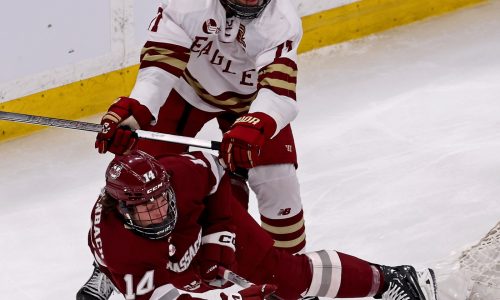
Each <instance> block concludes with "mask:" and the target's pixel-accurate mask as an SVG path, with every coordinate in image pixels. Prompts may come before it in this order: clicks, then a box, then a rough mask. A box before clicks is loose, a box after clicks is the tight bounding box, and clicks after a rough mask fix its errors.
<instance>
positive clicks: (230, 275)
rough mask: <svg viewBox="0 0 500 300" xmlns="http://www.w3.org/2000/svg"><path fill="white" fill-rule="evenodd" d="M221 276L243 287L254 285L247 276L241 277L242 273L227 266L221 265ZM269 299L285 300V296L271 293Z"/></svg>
mask: <svg viewBox="0 0 500 300" xmlns="http://www.w3.org/2000/svg"><path fill="white" fill-rule="evenodd" d="M218 271H219V276H220V277H222V278H224V279H226V280H228V281H230V282H232V283H234V284H237V285H239V286H241V287H242V288H245V289H246V288H248V287H251V286H252V285H254V284H253V283H251V282H250V281H248V280H246V279H245V278H243V277H241V276H240V275H238V274H236V273H234V272H233V271H231V270H228V269H226V268H223V267H219V270H218ZM268 299H270V300H283V298H281V297H280V296H276V295H275V294H271V295H269V297H268Z"/></svg>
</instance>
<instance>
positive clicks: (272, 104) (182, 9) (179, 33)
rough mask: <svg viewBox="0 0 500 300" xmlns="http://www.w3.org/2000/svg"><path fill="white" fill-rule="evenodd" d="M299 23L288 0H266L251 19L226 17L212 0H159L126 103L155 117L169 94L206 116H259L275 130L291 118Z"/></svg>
mask: <svg viewBox="0 0 500 300" xmlns="http://www.w3.org/2000/svg"><path fill="white" fill-rule="evenodd" d="M301 37H302V27H301V19H300V17H299V16H298V15H297V13H296V11H295V8H294V7H293V5H292V4H291V3H290V1H289V0H272V1H271V2H270V3H269V5H268V6H267V7H266V8H265V9H264V12H263V13H262V14H261V15H260V16H259V17H258V18H256V19H252V20H241V19H238V18H236V17H231V16H226V11H225V9H224V7H223V6H222V5H221V4H220V2H219V0H169V1H168V0H164V2H163V3H162V5H161V6H160V7H159V9H158V15H157V17H156V18H155V19H154V20H153V21H152V22H151V24H150V27H149V37H148V41H147V42H146V44H145V45H144V48H143V50H142V53H141V65H140V70H139V74H138V77H137V81H136V84H135V86H134V89H133V91H132V93H131V95H130V97H132V98H135V99H137V100H139V101H140V102H141V103H142V104H144V105H146V106H147V107H148V108H149V109H150V111H151V113H152V114H153V115H154V116H155V118H157V117H158V113H159V110H160V107H161V106H162V105H163V103H164V102H165V101H166V99H167V96H168V94H169V93H170V92H171V90H172V89H175V90H176V91H177V92H178V93H179V94H180V95H181V96H182V97H183V98H184V99H186V101H188V102H189V103H190V104H191V105H193V106H195V107H197V108H198V109H201V110H203V111H207V112H219V111H232V112H234V113H236V114H244V113H247V112H257V111H258V112H264V113H266V114H268V115H270V116H271V117H272V118H273V119H274V120H275V121H276V124H277V131H276V132H278V131H279V130H281V129H282V128H283V127H284V126H286V125H287V124H288V123H290V122H291V121H292V120H293V119H294V118H295V117H296V115H297V113H298V109H297V104H296V82H297V63H296V61H297V48H298V45H299V42H300V39H301Z"/></svg>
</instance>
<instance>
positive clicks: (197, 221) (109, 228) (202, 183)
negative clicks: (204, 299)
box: [89, 152, 273, 299]
mask: <svg viewBox="0 0 500 300" xmlns="http://www.w3.org/2000/svg"><path fill="white" fill-rule="evenodd" d="M215 160H216V157H214V156H212V155H210V154H207V153H204V152H194V153H191V154H185V155H175V156H168V157H163V158H160V159H159V161H160V163H161V164H162V165H164V166H165V169H166V170H167V172H168V173H169V175H170V181H171V184H172V187H173V189H174V191H175V194H176V201H177V209H178V220H177V224H176V226H175V229H174V231H173V232H172V234H171V235H170V236H169V237H167V238H164V239H160V240H151V239H147V238H144V237H141V236H139V235H137V234H136V233H134V232H133V231H132V230H130V229H128V228H127V227H126V226H125V225H124V223H123V222H122V220H121V219H120V215H119V214H118V213H115V212H110V213H104V212H103V206H102V203H101V198H99V199H98V200H97V202H96V204H95V206H94V208H93V210H92V215H91V220H92V226H91V229H90V231H89V246H90V248H91V250H92V253H93V254H94V257H95V259H96V261H97V262H98V263H99V265H100V267H101V270H103V272H104V273H105V274H106V275H107V276H108V277H109V278H110V279H111V280H112V281H113V283H114V284H115V286H116V287H117V288H118V290H119V291H120V292H121V293H122V294H124V296H125V297H126V299H150V297H151V295H152V294H153V293H159V294H161V295H164V294H167V293H168V292H169V291H171V290H175V289H174V288H173V287H172V286H175V287H176V288H177V289H181V290H185V291H190V292H197V293H200V292H205V291H207V290H209V289H211V287H210V286H208V285H207V284H205V283H204V282H203V281H202V280H201V278H200V276H199V274H198V270H197V263H196V260H197V259H198V250H199V248H200V246H201V238H202V236H203V235H206V234H210V233H213V232H219V231H231V232H235V233H236V253H237V262H238V267H237V268H238V270H239V272H241V274H242V275H245V276H251V274H254V273H255V268H256V267H257V266H258V263H259V262H260V261H262V260H263V259H264V257H265V256H266V254H268V252H269V250H270V249H272V248H273V247H272V246H273V240H272V239H271V238H270V237H269V236H268V235H267V233H266V232H264V231H263V230H262V229H261V228H260V227H259V225H258V224H257V223H255V221H254V220H253V219H252V218H251V216H250V215H249V214H248V213H247V212H246V211H245V210H244V209H243V208H242V207H241V206H240V204H239V203H237V201H236V200H234V199H233V198H232V195H231V188H230V185H229V179H228V177H227V176H226V175H224V173H223V170H222V168H221V167H220V165H219V164H218V163H217V162H216V161H215ZM235 222H236V223H238V226H237V227H236V228H235V227H234V223H235ZM246 258H251V259H250V260H248V259H246ZM152 298H155V297H152ZM162 299H163V298H162ZM172 299H174V298H172Z"/></svg>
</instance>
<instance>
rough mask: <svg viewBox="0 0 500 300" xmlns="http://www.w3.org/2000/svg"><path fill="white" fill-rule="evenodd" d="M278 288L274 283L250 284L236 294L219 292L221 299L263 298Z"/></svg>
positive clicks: (261, 299) (249, 299)
mask: <svg viewBox="0 0 500 300" xmlns="http://www.w3.org/2000/svg"><path fill="white" fill-rule="evenodd" d="M277 289H278V287H277V286H275V285H274V284H261V285H252V286H251V287H248V288H246V289H244V290H241V291H239V292H238V293H237V294H230V295H226V294H224V293H220V297H221V299H222V300H228V299H230V300H264V299H267V297H269V296H270V295H271V294H273V293H274V292H275V291H276V290H277Z"/></svg>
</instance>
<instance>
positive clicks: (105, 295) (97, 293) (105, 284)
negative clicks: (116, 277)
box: [76, 262, 115, 300]
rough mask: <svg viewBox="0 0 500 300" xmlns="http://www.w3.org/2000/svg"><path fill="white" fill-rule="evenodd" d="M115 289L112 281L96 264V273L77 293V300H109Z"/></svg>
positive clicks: (94, 272)
mask: <svg viewBox="0 0 500 300" xmlns="http://www.w3.org/2000/svg"><path fill="white" fill-rule="evenodd" d="M114 288H115V287H114V285H113V283H112V282H111V280H109V278H108V277H107V276H106V275H105V274H104V273H102V272H101V270H99V268H98V267H97V265H96V263H95V262H94V271H93V272H92V275H90V278H89V280H87V282H85V284H84V285H83V286H82V288H81V289H80V290H79V291H78V293H76V300H108V299H109V297H110V296H111V294H112V293H113V290H114Z"/></svg>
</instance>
